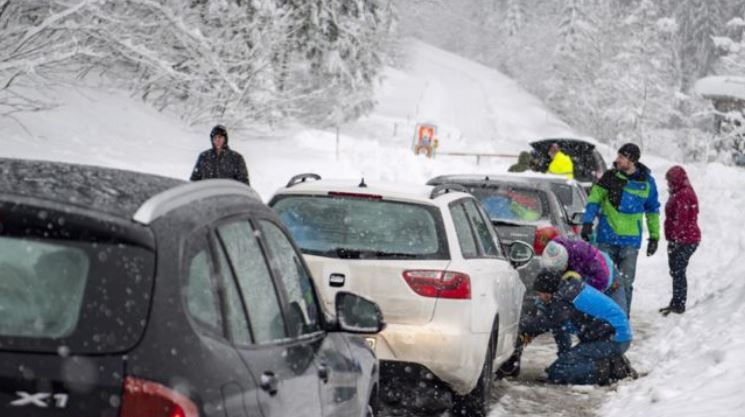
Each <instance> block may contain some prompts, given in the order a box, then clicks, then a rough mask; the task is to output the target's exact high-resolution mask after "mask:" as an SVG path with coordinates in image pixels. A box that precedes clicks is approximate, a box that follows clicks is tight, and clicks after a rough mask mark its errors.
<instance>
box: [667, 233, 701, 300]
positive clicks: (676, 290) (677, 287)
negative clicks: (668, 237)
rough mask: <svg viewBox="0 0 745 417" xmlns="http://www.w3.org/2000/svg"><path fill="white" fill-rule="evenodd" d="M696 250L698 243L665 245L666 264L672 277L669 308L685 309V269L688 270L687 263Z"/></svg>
mask: <svg viewBox="0 0 745 417" xmlns="http://www.w3.org/2000/svg"><path fill="white" fill-rule="evenodd" d="M696 248H698V243H678V242H668V243H667V262H668V265H669V266H670V276H672V277H673V298H672V300H671V301H670V306H671V307H682V308H685V306H686V298H687V297H688V281H687V278H686V269H688V261H689V260H690V259H691V255H693V252H696Z"/></svg>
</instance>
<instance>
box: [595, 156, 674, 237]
mask: <svg viewBox="0 0 745 417" xmlns="http://www.w3.org/2000/svg"><path fill="white" fill-rule="evenodd" d="M598 216H599V217H600V219H599V221H598V227H597V230H596V232H597V235H596V241H597V242H598V243H606V244H609V245H617V246H633V247H636V248H639V247H641V245H642V220H643V218H644V217H646V219H647V229H648V230H649V238H650V239H654V240H658V239H659V238H660V201H659V197H658V195H657V184H656V183H655V181H654V177H652V172H651V171H650V170H649V168H647V167H646V166H645V165H644V164H638V165H637V170H636V172H635V173H634V174H632V175H626V174H625V173H624V172H622V171H619V170H617V169H615V168H614V169H609V170H608V171H606V172H605V174H603V176H602V177H601V178H600V180H598V182H597V183H596V184H594V185H593V186H592V189H591V190H590V195H589V196H588V197H587V207H586V208H585V215H584V217H583V218H582V223H592V222H593V220H595V217H598Z"/></svg>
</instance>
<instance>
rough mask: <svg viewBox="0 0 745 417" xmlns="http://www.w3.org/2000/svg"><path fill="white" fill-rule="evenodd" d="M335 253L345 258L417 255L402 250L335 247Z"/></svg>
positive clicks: (408, 256)
mask: <svg viewBox="0 0 745 417" xmlns="http://www.w3.org/2000/svg"><path fill="white" fill-rule="evenodd" d="M336 255H337V256H338V257H340V258H345V259H375V258H416V257H417V255H415V254H412V253H402V252H386V251H380V250H371V249H348V248H336Z"/></svg>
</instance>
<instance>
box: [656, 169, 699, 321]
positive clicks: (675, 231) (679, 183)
mask: <svg viewBox="0 0 745 417" xmlns="http://www.w3.org/2000/svg"><path fill="white" fill-rule="evenodd" d="M665 178H666V179H667V186H668V187H669V188H670V198H669V199H668V200H667V204H665V239H667V261H668V265H669V266H670V275H671V276H672V277H673V297H672V300H670V305H668V306H667V307H664V308H661V309H660V313H662V314H663V315H665V316H667V315H668V314H670V313H677V314H681V313H683V312H684V311H685V310H686V298H687V292H688V291H687V290H688V281H687V279H686V269H687V268H688V261H689V260H690V259H691V256H692V255H693V252H695V251H696V248H697V247H698V244H699V243H700V242H701V230H700V229H699V227H698V197H696V192H695V191H693V187H692V186H691V183H690V182H689V181H688V175H687V174H686V172H685V170H684V169H683V167H681V166H679V165H675V166H674V167H672V168H670V169H669V170H668V171H667V174H666V175H665Z"/></svg>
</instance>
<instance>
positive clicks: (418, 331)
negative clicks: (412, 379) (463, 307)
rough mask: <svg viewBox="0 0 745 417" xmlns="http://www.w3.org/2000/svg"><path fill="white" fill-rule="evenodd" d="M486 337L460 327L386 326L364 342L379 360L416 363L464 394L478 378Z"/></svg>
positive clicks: (469, 390) (433, 325)
mask: <svg viewBox="0 0 745 417" xmlns="http://www.w3.org/2000/svg"><path fill="white" fill-rule="evenodd" d="M464 328H465V329H467V328H468V327H467V326H464ZM489 336H490V335H489V334H488V333H470V332H466V331H464V330H463V328H462V327H460V326H438V325H437V324H434V323H430V324H428V325H425V326H412V325H400V324H388V325H387V326H386V328H385V330H383V331H382V332H381V333H378V334H376V335H370V336H367V340H368V343H370V344H371V345H373V347H374V350H375V353H376V355H377V356H378V359H380V360H381V361H397V362H412V363H417V364H420V365H422V366H423V367H425V368H427V369H429V370H430V371H431V372H432V373H433V374H434V376H436V377H437V378H438V379H440V380H441V381H443V382H444V383H446V384H448V385H449V386H450V387H451V388H452V389H453V390H454V391H455V392H457V393H459V394H467V393H469V392H471V390H473V388H474V387H475V386H476V383H477V382H478V378H479V375H481V369H482V367H483V363H484V357H485V355H486V346H487V344H488V341H489Z"/></svg>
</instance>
